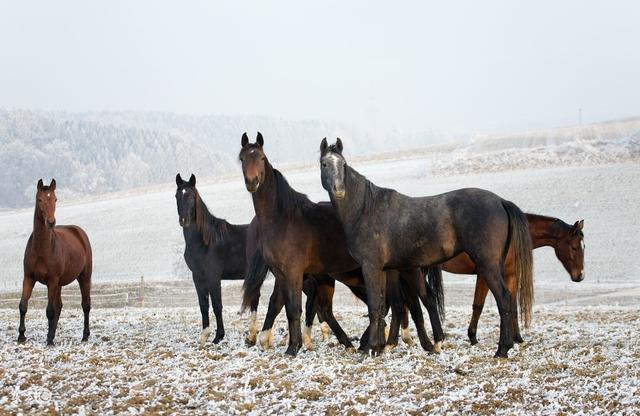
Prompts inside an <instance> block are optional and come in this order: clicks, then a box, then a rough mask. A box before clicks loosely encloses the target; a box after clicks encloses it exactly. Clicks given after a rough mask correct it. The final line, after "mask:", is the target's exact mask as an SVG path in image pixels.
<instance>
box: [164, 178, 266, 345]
mask: <svg viewBox="0 0 640 416" xmlns="http://www.w3.org/2000/svg"><path fill="white" fill-rule="evenodd" d="M176 185H177V186H178V189H177V190H176V202H177V205H178V216H179V222H180V226H181V227H182V231H183V234H184V241H185V249H184V259H185V261H186V263H187V266H188V267H189V269H190V270H191V272H192V274H193V283H194V285H195V287H196V292H197V294H198V302H199V304H200V313H201V314H202V333H201V335H200V341H199V342H200V345H201V346H202V345H204V343H205V342H206V340H207V338H208V337H209V335H210V333H211V330H210V328H209V298H211V305H212V306H213V312H214V314H215V316H216V336H215V338H214V339H213V342H214V343H215V344H217V343H219V342H220V341H221V340H222V338H224V323H223V320H222V296H221V288H220V281H221V280H222V279H225V280H239V279H244V278H245V276H246V274H247V273H248V271H249V270H248V269H250V268H251V269H253V272H254V273H257V274H258V275H260V274H264V276H266V274H267V271H268V270H267V267H266V265H265V264H264V260H263V259H262V255H261V254H260V252H259V249H258V229H257V224H256V220H255V218H254V220H253V221H252V222H251V224H249V225H246V224H242V225H234V224H229V223H228V222H227V221H225V220H223V219H220V218H216V217H215V216H214V215H213V214H211V213H210V212H209V210H208V209H207V206H206V205H205V203H204V202H203V201H202V198H201V197H200V194H199V193H198V190H197V189H196V177H195V175H191V178H189V181H184V180H182V177H180V174H178V175H176ZM264 276H262V278H263V279H264ZM258 301H259V296H258V297H255V298H254V299H253V302H252V303H251V318H250V320H251V322H250V326H249V335H248V336H247V342H248V343H252V342H253V343H255V336H256V310H257V309H258Z"/></svg>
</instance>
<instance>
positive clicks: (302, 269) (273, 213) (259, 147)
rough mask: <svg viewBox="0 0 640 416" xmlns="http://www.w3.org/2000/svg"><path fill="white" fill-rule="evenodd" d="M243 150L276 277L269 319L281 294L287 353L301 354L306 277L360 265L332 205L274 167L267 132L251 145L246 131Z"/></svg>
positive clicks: (249, 186) (247, 294)
mask: <svg viewBox="0 0 640 416" xmlns="http://www.w3.org/2000/svg"><path fill="white" fill-rule="evenodd" d="M241 146H242V148H241V150H240V154H239V156H238V158H239V159H240V162H241V164H242V172H243V176H244V181H245V187H246V188H247V191H249V192H250V193H251V196H252V200H253V206H254V209H255V213H256V217H257V219H258V224H259V233H260V243H261V247H262V249H261V252H262V255H263V257H264V259H265V261H266V263H267V264H268V266H269V269H270V270H271V272H272V273H273V274H274V276H275V278H276V285H275V287H274V292H273V294H272V296H271V300H270V302H269V312H268V313H267V318H268V319H270V318H271V317H274V316H275V315H277V313H275V312H274V310H275V309H276V308H277V306H278V302H277V301H278V296H281V297H282V299H281V300H282V303H283V304H284V306H285V309H286V313H287V320H288V323H289V346H288V348H287V351H286V354H288V355H291V356H295V355H296V354H297V353H298V351H299V349H300V348H301V346H302V335H301V325H300V315H301V312H302V308H301V303H302V299H301V298H302V289H303V276H304V275H305V274H313V275H322V274H337V273H344V272H349V271H352V270H355V269H357V268H358V267H359V265H358V264H357V262H356V261H355V260H354V258H353V257H352V256H351V255H350V254H349V251H348V250H347V243H346V239H345V234H344V231H343V228H342V224H341V223H340V221H339V219H338V216H337V214H336V211H335V210H334V209H333V207H332V205H331V204H328V203H324V204H323V203H314V202H312V201H310V200H309V199H308V198H307V196H306V195H304V194H301V193H299V192H296V191H295V190H294V189H293V188H292V187H291V186H290V185H289V183H288V182H287V180H286V179H285V178H284V176H283V175H282V173H280V172H279V171H278V170H277V169H275V168H274V167H273V166H272V165H271V164H270V163H269V161H268V159H267V157H266V155H265V153H264V151H263V146H264V139H263V137H262V134H260V133H258V135H257V138H256V143H249V139H248V137H247V134H246V133H244V134H243V135H242V139H241ZM245 282H246V281H245ZM252 293H255V292H253V291H252V290H247V289H245V291H244V295H243V306H246V305H247V303H248V302H250V301H251V300H252ZM426 297H427V296H426V295H425V298H426ZM429 298H430V299H432V301H431V302H430V303H429V305H430V306H431V309H430V308H428V311H429V315H430V318H432V314H434V315H435V317H433V318H432V325H433V321H434V319H435V320H437V321H438V322H437V325H438V326H439V318H438V316H437V306H436V304H435V301H434V300H433V298H434V297H431V296H430V297H429ZM272 301H273V302H272ZM383 303H384V302H383ZM265 327H267V320H265Z"/></svg>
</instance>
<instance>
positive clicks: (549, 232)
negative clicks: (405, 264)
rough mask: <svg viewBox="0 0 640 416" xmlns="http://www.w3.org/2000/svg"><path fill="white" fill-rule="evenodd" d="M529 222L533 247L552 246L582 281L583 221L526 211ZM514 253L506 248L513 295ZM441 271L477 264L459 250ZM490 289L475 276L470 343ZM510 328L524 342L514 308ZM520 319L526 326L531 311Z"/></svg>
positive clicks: (465, 270) (472, 270)
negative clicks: (573, 222) (570, 220)
mask: <svg viewBox="0 0 640 416" xmlns="http://www.w3.org/2000/svg"><path fill="white" fill-rule="evenodd" d="M525 216H526V217H527V222H528V224H529V234H530V235H531V242H532V244H533V248H534V249H535V248H538V247H545V246H550V247H553V249H554V251H555V253H556V257H557V258H558V260H560V262H561V263H562V265H563V266H564V268H565V269H566V270H567V272H568V273H569V276H570V277H571V280H573V281H574V282H581V281H582V280H583V279H584V234H583V233H582V228H583V226H584V220H580V221H576V223H575V224H573V225H569V224H567V223H565V222H564V221H562V220H560V219H558V218H552V217H545V216H542V215H535V214H525ZM515 261H516V260H515V256H514V253H513V249H511V248H510V249H509V252H508V253H507V258H506V260H505V263H504V277H505V283H506V285H507V288H508V289H509V292H511V296H513V297H514V298H515V297H516V295H517V292H518V285H519V281H518V274H517V273H516V266H515ZM440 266H441V267H442V270H444V271H446V272H449V273H455V274H476V273H477V272H476V265H475V263H474V262H473V260H471V258H470V257H469V255H468V254H466V253H462V254H460V255H458V256H456V257H454V258H452V259H451V260H448V261H446V262H444V263H442V264H441V265H440ZM488 292H489V288H488V287H487V284H486V283H485V281H484V280H482V279H476V290H475V296H474V298H473V316H472V317H471V322H470V323H469V329H468V331H467V333H468V335H469V340H470V341H471V344H477V343H478V339H477V338H476V333H477V328H478V320H479V319H480V314H481V313H482V308H483V307H484V301H485V299H486V297H487V293H488ZM513 312H514V313H513V317H512V322H513V331H514V341H515V342H518V343H520V342H523V339H522V336H521V335H520V326H519V325H518V313H517V309H516V310H514V311H513ZM522 315H523V322H524V325H525V327H528V326H529V322H530V318H531V311H530V309H529V310H527V309H525V310H524V311H523V314H522Z"/></svg>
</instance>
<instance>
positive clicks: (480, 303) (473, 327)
mask: <svg viewBox="0 0 640 416" xmlns="http://www.w3.org/2000/svg"><path fill="white" fill-rule="evenodd" d="M487 293H489V288H488V287H487V284H486V283H485V281H484V279H481V278H479V277H477V278H476V291H475V294H474V295H473V314H472V315H471V322H469V329H467V335H468V337H469V341H470V342H471V345H476V344H477V343H478V338H476V333H477V332H478V320H479V319H480V315H481V314H482V309H483V308H484V301H485V299H486V298H487Z"/></svg>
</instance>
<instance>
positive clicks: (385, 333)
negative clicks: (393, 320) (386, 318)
mask: <svg viewBox="0 0 640 416" xmlns="http://www.w3.org/2000/svg"><path fill="white" fill-rule="evenodd" d="M384 339H385V341H386V340H388V339H389V325H387V326H385V327H384Z"/></svg>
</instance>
